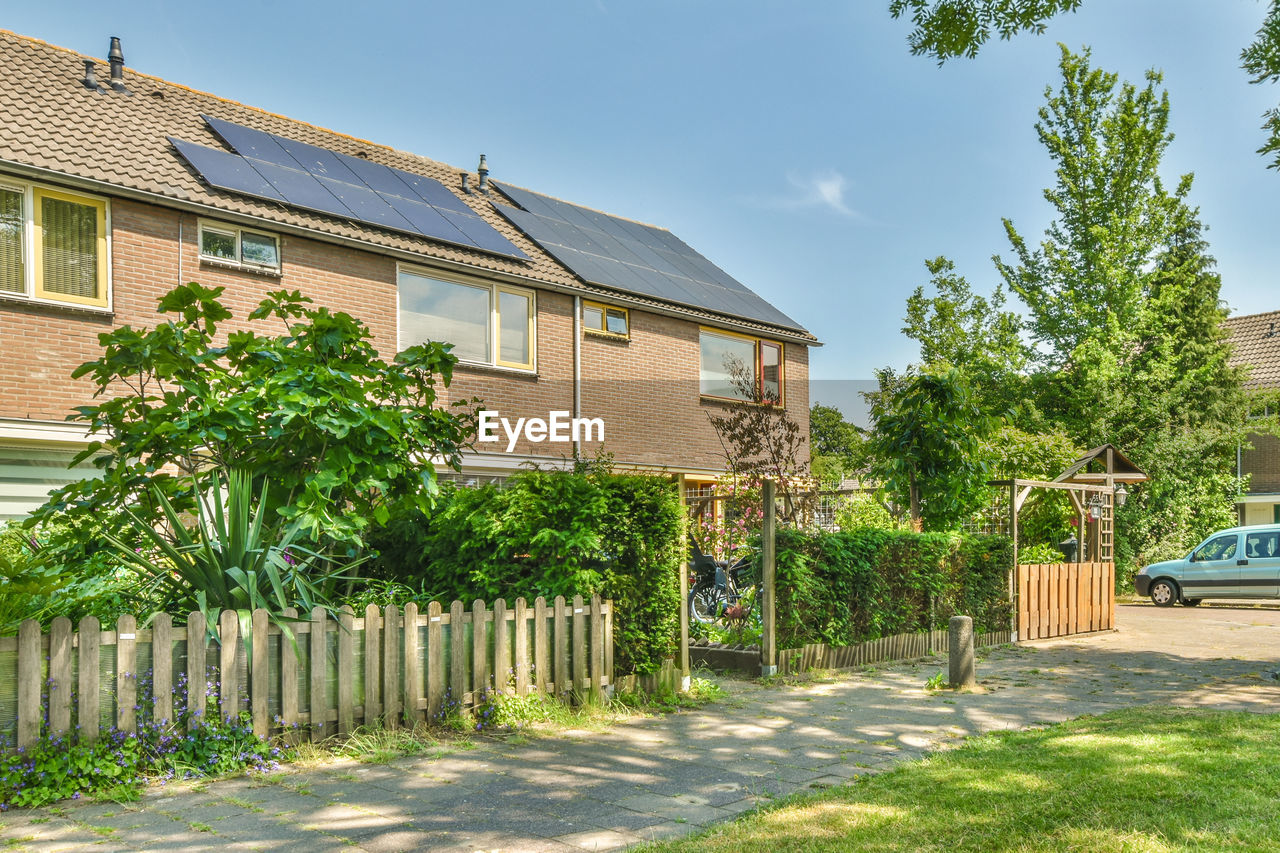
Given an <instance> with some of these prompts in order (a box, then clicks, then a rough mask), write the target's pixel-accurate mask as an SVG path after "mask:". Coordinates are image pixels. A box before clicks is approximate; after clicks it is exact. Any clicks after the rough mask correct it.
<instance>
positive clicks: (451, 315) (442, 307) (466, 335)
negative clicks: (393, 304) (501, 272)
mask: <svg viewBox="0 0 1280 853" xmlns="http://www.w3.org/2000/svg"><path fill="white" fill-rule="evenodd" d="M399 289H400V349H405V348H406V347H411V346H413V345H415V344H420V343H422V342H424V341H442V342H447V343H451V344H453V354H454V355H456V356H457V357H458V358H459V359H460V360H462V361H466V362H471V363H474V364H491V365H496V366H498V367H513V368H517V369H522V370H533V365H534V316H535V310H534V308H535V306H534V298H533V292H532V291H528V290H521V289H519V288H514V287H506V286H503V285H490V284H473V283H464V282H459V281H444V280H442V279H438V278H432V277H430V276H427V275H424V274H422V273H419V272H413V271H411V270H404V269H402V270H400V280H399Z"/></svg>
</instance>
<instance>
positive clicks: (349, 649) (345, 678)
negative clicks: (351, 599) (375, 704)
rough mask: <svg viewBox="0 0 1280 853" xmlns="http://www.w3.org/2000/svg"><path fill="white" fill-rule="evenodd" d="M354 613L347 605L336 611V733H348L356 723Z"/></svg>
mask: <svg viewBox="0 0 1280 853" xmlns="http://www.w3.org/2000/svg"><path fill="white" fill-rule="evenodd" d="M355 624H356V614H355V611H354V610H352V609H351V608H350V607H349V606H347V605H345V604H344V605H342V607H341V609H339V611H338V734H340V735H349V734H351V730H352V729H354V728H355V723H356V709H355V705H356V696H355V668H356V649H355V641H356V637H355Z"/></svg>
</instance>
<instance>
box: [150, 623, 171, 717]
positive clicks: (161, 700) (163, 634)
mask: <svg viewBox="0 0 1280 853" xmlns="http://www.w3.org/2000/svg"><path fill="white" fill-rule="evenodd" d="M151 692H152V693H154V694H155V703H156V704H155V710H154V711H152V712H151V719H152V720H154V721H156V722H158V723H167V722H169V721H170V720H172V719H173V617H172V616H170V615H169V614H168V613H157V614H156V615H155V618H154V619H152V620H151Z"/></svg>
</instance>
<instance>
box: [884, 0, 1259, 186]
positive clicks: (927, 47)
mask: <svg viewBox="0 0 1280 853" xmlns="http://www.w3.org/2000/svg"><path fill="white" fill-rule="evenodd" d="M1082 2H1083V0H890V2H889V14H890V15H892V16H893V17H894V18H901V17H908V18H910V19H911V23H912V24H913V29H912V30H911V33H910V34H909V35H908V36H907V45H908V46H909V47H910V48H911V52H912V54H914V55H917V56H921V55H923V56H930V57H933V58H934V59H936V60H938V64H939V65H941V64H943V63H944V62H946V61H947V60H948V59H953V58H955V57H960V56H964V57H969V58H973V57H975V56H977V55H978V51H979V50H980V49H981V48H982V46H983V45H984V44H986V43H987V41H988V40H990V38H991V36H992V35H998V36H999V37H1000V38H1002V39H1010V38H1013V37H1014V36H1015V35H1017V34H1018V33H1022V32H1031V33H1035V34H1037V35H1039V34H1040V33H1042V32H1044V30H1045V24H1046V22H1047V21H1048V20H1049V19H1050V18H1053V17H1055V16H1057V15H1059V14H1063V13H1066V12H1074V11H1075V10H1076V9H1078V8H1080V5H1081V3H1082ZM1240 63H1241V67H1243V68H1244V70H1245V72H1246V73H1248V74H1249V76H1250V82H1252V83H1258V84H1260V83H1277V82H1280V0H1271V2H1270V3H1269V4H1268V8H1267V12H1266V15H1265V16H1264V18H1263V21H1262V26H1261V27H1259V29H1258V32H1257V34H1256V36H1255V37H1254V40H1253V42H1252V43H1251V44H1250V45H1249V46H1248V47H1246V48H1244V50H1242V51H1241V52H1240ZM1262 129H1263V130H1264V131H1266V134H1267V137H1266V141H1265V142H1264V143H1263V144H1262V147H1261V148H1259V149H1258V153H1259V154H1261V155H1263V156H1264V157H1268V158H1270V162H1269V163H1268V164H1267V165H1268V166H1269V167H1270V168H1272V169H1280V108H1278V109H1271V110H1268V111H1267V112H1265V113H1264V114H1263V124H1262Z"/></svg>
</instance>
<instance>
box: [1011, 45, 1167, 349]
mask: <svg viewBox="0 0 1280 853" xmlns="http://www.w3.org/2000/svg"><path fill="white" fill-rule="evenodd" d="M1059 67H1060V69H1061V72H1062V83H1061V86H1060V87H1059V89H1058V90H1057V91H1056V92H1055V91H1054V90H1053V89H1052V88H1049V89H1046V91H1045V97H1046V99H1047V103H1046V104H1045V106H1044V107H1042V108H1041V109H1040V113H1039V121H1037V122H1036V126H1035V127H1036V132H1037V133H1038V134H1039V137H1040V141H1041V142H1042V143H1043V144H1044V146H1045V148H1047V149H1048V151H1049V156H1050V157H1051V158H1052V159H1053V160H1054V162H1055V165H1056V169H1055V177H1056V181H1055V184H1054V186H1052V187H1050V188H1048V189H1046V190H1045V192H1044V197H1045V199H1046V200H1047V201H1048V202H1049V203H1050V204H1051V205H1052V206H1053V208H1054V210H1055V211H1056V218H1055V219H1054V220H1053V222H1052V223H1051V224H1050V225H1049V228H1048V229H1047V230H1046V232H1045V235H1044V239H1043V240H1041V242H1040V244H1039V245H1038V246H1036V247H1034V248H1033V247H1032V246H1031V245H1030V244H1029V243H1028V242H1027V240H1026V239H1025V238H1023V236H1022V235H1021V234H1020V233H1019V232H1018V230H1017V229H1016V228H1015V227H1014V225H1013V223H1012V222H1011V221H1009V220H1007V219H1006V220H1005V221H1004V225H1005V231H1006V233H1007V234H1008V237H1009V242H1010V243H1011V244H1012V247H1013V253H1014V256H1015V258H1016V261H1015V262H1014V263H1006V262H1005V261H1004V260H1003V259H1001V258H1000V257H997V258H996V259H995V260H996V268H997V269H998V270H999V272H1000V274H1001V276H1002V277H1003V279H1004V281H1005V282H1006V284H1008V286H1009V287H1010V289H1012V290H1013V291H1014V292H1015V293H1017V294H1018V295H1019V296H1020V297H1022V300H1023V301H1024V302H1025V303H1026V304H1027V307H1028V309H1029V311H1030V314H1031V317H1030V327H1031V331H1032V334H1033V336H1034V337H1035V339H1036V342H1037V343H1038V344H1039V345H1040V347H1041V350H1040V353H1041V355H1042V356H1044V357H1045V358H1046V359H1047V361H1048V362H1049V364H1050V365H1052V366H1055V367H1057V366H1061V365H1063V364H1066V363H1067V362H1068V361H1069V360H1070V359H1071V358H1072V357H1073V356H1074V354H1075V351H1076V348H1077V347H1079V346H1081V345H1083V344H1086V343H1087V342H1088V341H1090V340H1098V339H1099V338H1101V339H1103V340H1105V341H1107V342H1108V346H1109V347H1110V348H1111V349H1112V350H1114V349H1115V348H1116V346H1115V345H1116V342H1118V341H1121V340H1124V339H1126V338H1128V337H1129V336H1130V334H1131V332H1132V330H1133V329H1134V328H1135V327H1136V325H1137V323H1138V321H1139V319H1140V313H1141V311H1140V308H1141V298H1142V295H1143V293H1144V292H1145V291H1146V290H1147V289H1149V287H1150V280H1151V277H1152V275H1153V271H1152V266H1153V263H1154V261H1155V259H1156V257H1157V256H1158V255H1159V253H1160V252H1161V251H1162V249H1163V247H1164V245H1165V243H1166V242H1167V240H1168V236H1169V234H1170V233H1171V231H1172V229H1173V228H1174V227H1175V225H1176V221H1177V214H1178V211H1179V210H1180V208H1181V206H1182V199H1183V198H1184V197H1185V195H1186V193H1187V192H1188V191H1189V190H1190V188H1191V176H1190V175H1184V176H1182V178H1181V179H1179V181H1178V183H1177V186H1176V188H1175V189H1174V190H1173V192H1172V193H1170V192H1168V191H1166V190H1165V187H1164V183H1163V181H1162V180H1161V177H1160V172H1159V169H1160V160H1161V156H1162V155H1163V154H1164V151H1165V149H1166V148H1167V147H1168V145H1169V143H1170V142H1171V141H1172V139H1173V134H1172V133H1171V132H1170V131H1169V96H1168V93H1167V92H1164V91H1159V90H1158V89H1157V87H1158V86H1159V83H1160V79H1161V78H1160V75H1159V74H1158V73H1157V72H1154V71H1150V72H1148V73H1147V79H1146V85H1145V86H1143V88H1141V89H1138V88H1137V87H1135V86H1133V85H1132V84H1130V83H1127V82H1126V83H1122V84H1120V85H1119V86H1117V82H1118V78H1117V75H1115V74H1112V73H1108V72H1105V71H1102V70H1099V69H1095V68H1091V67H1090V65H1089V51H1088V50H1086V51H1084V52H1083V53H1082V54H1079V55H1077V54H1074V53H1072V52H1071V51H1070V50H1068V49H1067V48H1066V47H1063V48H1062V58H1061V62H1060V66H1059Z"/></svg>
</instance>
